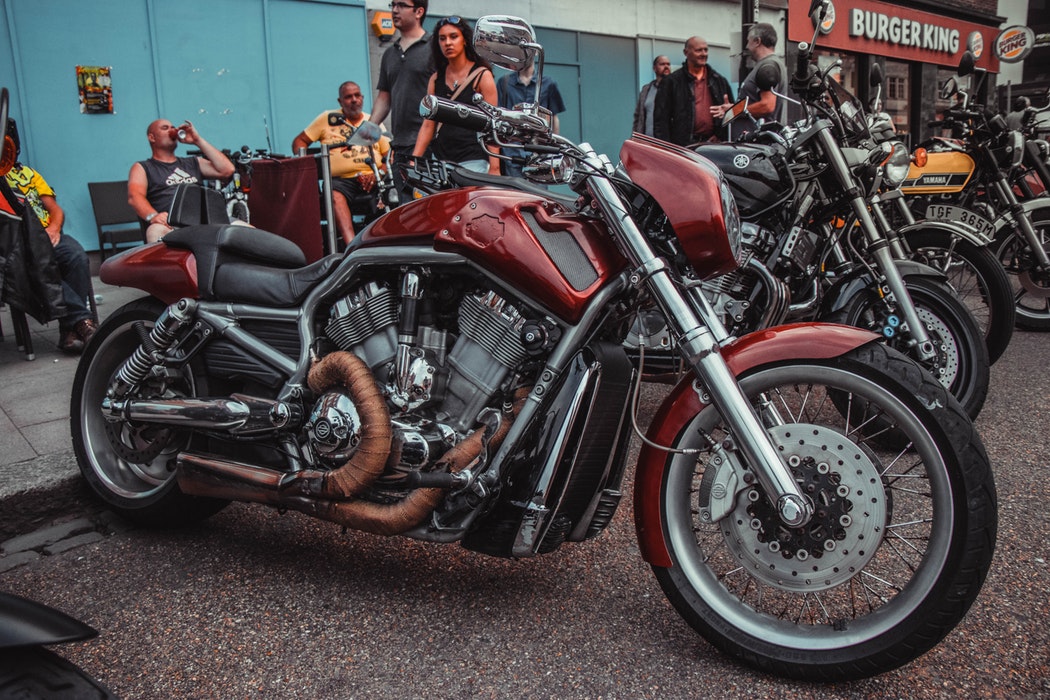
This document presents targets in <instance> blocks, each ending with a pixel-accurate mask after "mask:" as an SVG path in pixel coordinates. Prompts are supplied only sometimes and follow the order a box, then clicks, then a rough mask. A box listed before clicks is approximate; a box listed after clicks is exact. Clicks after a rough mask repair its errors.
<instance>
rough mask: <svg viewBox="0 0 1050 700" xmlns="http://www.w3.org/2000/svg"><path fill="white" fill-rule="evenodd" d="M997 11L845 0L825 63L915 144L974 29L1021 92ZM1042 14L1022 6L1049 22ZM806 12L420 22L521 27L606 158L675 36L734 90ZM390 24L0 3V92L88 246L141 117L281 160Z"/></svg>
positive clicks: (71, 2) (313, 14)
mask: <svg viewBox="0 0 1050 700" xmlns="http://www.w3.org/2000/svg"><path fill="white" fill-rule="evenodd" d="M996 1H997V0H949V2H947V3H945V2H936V3H935V2H932V0H911V1H909V2H897V3H894V4H891V3H889V2H879V1H877V0H856V1H855V2H854V3H851V4H850V5H849V6H847V4H846V3H845V2H841V0H839V6H838V7H837V8H836V9H837V18H836V26H835V27H834V28H832V29H831V30H830V32H829V33H828V34H827V35H826V36H823V37H822V38H821V39H820V41H819V42H818V43H819V44H820V46H821V47H822V49H823V50H824V51H825V54H823V57H822V59H821V60H822V61H828V60H833V58H841V59H842V60H843V79H844V80H846V81H849V84H851V85H853V86H855V87H856V88H857V89H858V91H859V92H860V93H861V94H862V95H866V94H867V93H866V90H867V87H866V85H867V81H866V80H865V78H864V76H866V75H867V70H868V67H869V65H870V63H871V62H873V61H877V62H881V63H883V64H884V69H885V72H886V75H887V82H886V87H885V92H886V99H885V102H886V106H887V108H889V109H890V110H891V111H892V112H893V114H894V119H895V120H896V121H897V123H898V125H900V126H901V128H902V129H904V130H905V131H906V132H907V133H908V134H913V133H918V132H919V131H920V130H921V128H922V125H923V124H924V123H925V121H927V120H928V119H929V118H931V115H932V114H933V112H934V111H935V110H936V108H937V100H936V88H937V86H938V83H939V81H941V80H942V78H943V77H944V76H947V75H950V74H951V73H952V71H953V68H954V66H956V65H957V64H958V57H959V55H961V52H962V50H963V49H964V48H965V46H966V44H967V41H968V40H969V38H970V37H971V35H973V34H974V33H977V34H979V35H980V36H981V38H982V39H983V41H984V46H985V56H984V57H982V59H981V60H982V64H981V65H982V66H984V67H985V68H986V69H987V70H988V71H989V76H988V81H987V83H988V85H989V87H991V89H992V92H991V93H989V94H992V95H993V96H994V95H995V91H994V87H992V86H994V85H996V84H1001V82H997V81H996V73H997V72H998V71H999V70H1013V71H1015V72H1016V74H1017V76H1016V78H1012V80H1013V83H1014V84H1017V83H1020V82H1022V81H1026V80H1027V77H1026V76H1027V75H1028V73H1027V71H1028V70H1029V67H1028V66H1029V63H1031V58H1030V59H1029V61H1028V62H1026V63H1025V65H1024V66H1021V65H1016V64H1015V65H1012V66H1006V68H1001V67H1000V66H999V65H998V62H996V61H994V60H993V59H994V56H992V52H991V50H990V47H991V45H992V42H993V40H994V39H995V36H996V34H997V32H998V31H999V29H1000V28H1001V26H1002V25H1003V22H1004V20H1005V18H1004V16H1002V15H1000V14H997V12H999V10H998V7H997V6H996ZM1001 2H1002V3H1003V4H1004V5H1009V7H1010V12H1011V15H1010V21H1011V22H1019V21H1021V20H1020V19H1018V18H1017V17H1016V15H1019V14H1020V13H1021V12H1022V9H1023V10H1024V15H1025V17H1026V18H1027V17H1028V16H1029V13H1028V11H1027V10H1028V2H1027V0H1001ZM1046 2H1047V0H1031V5H1032V7H1035V6H1036V5H1037V4H1039V6H1040V7H1043V13H1042V15H1039V17H1042V18H1043V19H1044V21H1045V17H1046V15H1047V13H1046V12H1045V3H1046ZM1022 5H1023V6H1024V7H1023V8H1022V7H1021V6H1022ZM808 8H809V0H576V2H573V3H556V2H550V1H549V0H505V1H504V2H502V3H499V4H495V5H494V4H493V3H492V2H491V0H431V2H430V10H429V15H428V19H427V24H426V26H428V27H433V26H434V24H435V23H436V22H437V20H438V19H440V18H441V17H444V16H448V15H452V14H455V15H459V16H462V17H464V18H467V19H476V18H477V17H479V16H481V15H484V14H491V13H494V12H499V13H505V14H511V15H517V16H520V17H523V18H525V19H526V20H528V21H529V22H530V23H532V25H533V26H534V27H535V28H536V30H537V33H538V35H539V39H540V41H541V43H542V44H543V45H544V47H545V70H546V74H547V75H548V76H550V77H553V78H554V79H556V80H557V81H558V83H559V87H560V89H561V92H562V95H563V97H564V98H565V102H566V106H567V109H566V112H565V113H564V114H562V115H560V122H561V127H562V133H563V134H565V135H566V136H568V137H569V138H571V139H573V140H586V141H589V142H590V143H592V144H593V145H594V146H595V147H596V148H597V149H598V150H599V151H602V152H605V153H607V154H609V156H610V157H611V158H613V160H615V159H616V156H617V154H618V152H619V147H620V144H621V143H622V141H623V140H624V139H625V138H627V137H628V136H629V134H630V128H631V122H632V114H633V110H634V104H635V99H636V97H637V94H638V90H639V89H640V87H641V86H642V85H643V84H644V83H646V82H648V81H649V80H651V79H652V70H651V68H650V66H651V64H652V61H653V58H654V57H655V56H657V55H659V54H666V55H668V56H670V58H671V62H672V65H674V66H675V67H677V65H679V64H680V63H681V62H682V61H683V56H682V46H683V44H684V42H685V40H686V39H688V38H689V37H690V36H693V35H699V36H702V37H703V38H704V39H706V40H707V42H708V44H709V45H710V47H711V56H710V62H711V64H712V65H713V66H714V68H715V69H716V70H718V71H719V72H721V73H723V74H724V75H726V77H727V78H729V80H730V82H731V83H732V84H734V85H735V84H736V83H737V81H738V80H739V78H740V77H741V75H742V74H743V73H746V71H747V69H748V65H747V62H746V60H744V59H742V57H741V56H740V54H741V51H742V48H743V42H742V41H741V38H742V36H743V33H744V25H745V22H747V21H751V20H752V19H753V20H754V21H763V22H768V23H770V24H772V25H773V26H774V27H775V28H776V29H777V31H778V34H779V42H778V45H777V53H778V54H779V55H780V56H781V57H782V58H784V59H785V61H786V64H787V65H791V64H792V63H791V62H792V61H793V58H794V46H795V45H796V44H797V42H798V41H800V40H806V41H808V40H810V39H811V38H812V33H813V26H812V24H810V23H809V18H808V16H807V14H806V12H807V10H808ZM857 10H859V11H860V12H861V13H862V14H861V15H860V16H859V17H858V16H856V15H854V13H855V11H857ZM386 12H389V2H377V1H374V0H180V1H179V2H178V3H169V2H163V1H162V0H94V1H93V2H91V3H84V2H82V1H81V0H0V37H3V38H4V39H5V41H2V42H0V85H3V86H6V87H7V88H8V89H9V90H10V91H11V93H12V105H11V107H12V116H14V117H15V118H16V119H18V120H19V127H20V132H21V135H22V141H23V157H24V159H25V160H26V161H27V162H28V163H30V164H32V165H33V166H34V167H36V168H38V169H39V170H40V171H41V172H43V173H44V174H45V176H46V177H47V179H48V181H49V182H50V183H51V184H52V185H53V186H54V187H55V189H56V192H57V193H58V196H59V201H60V202H61V203H62V205H63V207H64V208H65V209H66V212H67V221H68V223H67V232H68V233H69V234H70V235H73V236H74V237H76V238H77V239H78V240H80V242H81V243H82V244H84V246H85V247H86V248H87V249H89V250H94V249H97V247H98V243H97V238H96V236H95V232H94V219H93V216H92V213H91V207H90V201H89V199H88V194H87V183H88V182H93V181H107V180H123V179H126V178H127V174H128V169H129V168H130V166H131V163H132V162H134V161H135V160H139V159H142V158H145V157H147V156H148V155H149V148H148V144H147V142H146V138H145V130H146V126H147V125H148V124H149V122H150V121H152V120H153V119H156V118H158V117H165V118H168V119H171V120H172V121H180V120H184V119H190V120H192V121H193V122H194V123H195V124H196V125H197V126H198V127H199V128H200V131H201V133H202V134H203V135H204V136H205V138H207V139H208V140H209V141H210V142H211V143H212V144H214V145H215V146H217V147H219V148H229V149H239V148H240V147H241V146H242V145H248V146H249V147H251V148H253V149H256V148H267V149H269V150H271V151H273V152H277V153H289V152H290V150H291V142H292V139H293V138H294V137H295V136H296V134H298V133H299V131H301V130H302V128H303V127H304V126H305V125H306V124H308V123H309V122H310V120H311V119H313V117H314V116H316V115H317V114H318V113H319V112H320V111H322V110H323V109H334V108H336V107H337V104H336V94H337V88H338V85H339V84H340V83H341V82H343V81H344V80H354V81H356V82H358V83H360V84H361V86H362V88H363V91H364V92H365V95H366V105H365V108H366V110H368V109H369V108H370V106H371V102H372V99H373V97H374V93H375V84H376V73H377V71H378V66H379V60H378V59H379V56H380V54H381V53H382V51H384V50H385V49H386V47H387V46H388V43H387V41H384V40H383V39H382V38H381V37H380V36H378V35H377V32H376V31H374V30H373V28H372V26H373V24H374V23H375V22H376V20H377V19H379V20H381V19H382V14H383V13H386ZM897 16H899V17H901V18H907V20H908V21H907V24H906V25H905V24H904V23H903V22H902V20H897V23H894V21H893V18H894V17H897ZM853 23H856V27H851V24H853ZM869 23H870V24H871V28H870V31H869V26H868V25H869ZM927 25H929V26H932V27H935V28H934V29H927V28H926V26H927ZM851 28H856V29H857V32H854V33H852V34H851ZM869 35H870V36H869ZM960 47H961V48H960ZM1033 56H1034V54H1033ZM78 66H81V67H84V66H87V67H103V68H107V69H109V71H108V75H107V78H106V79H107V81H108V82H109V83H110V87H111V90H112V105H113V110H112V112H107V113H88V112H82V111H81V109H80V108H81V104H80V95H79V92H78V87H80V86H78V82H77V81H78V78H77V67H78ZM1022 71H1024V72H1022ZM497 72H498V73H499V71H497Z"/></svg>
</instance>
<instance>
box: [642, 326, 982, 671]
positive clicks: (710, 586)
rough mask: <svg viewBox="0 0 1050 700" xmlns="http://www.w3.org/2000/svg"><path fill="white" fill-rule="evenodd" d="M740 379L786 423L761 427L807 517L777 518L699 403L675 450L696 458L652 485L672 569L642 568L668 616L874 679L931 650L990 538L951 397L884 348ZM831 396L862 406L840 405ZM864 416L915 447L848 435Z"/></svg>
mask: <svg viewBox="0 0 1050 700" xmlns="http://www.w3.org/2000/svg"><path fill="white" fill-rule="evenodd" d="M741 386H742V388H743V390H744V392H745V394H746V395H747V396H748V397H749V398H750V399H751V400H752V403H753V405H754V406H755V407H756V410H760V415H761V409H760V404H763V402H765V403H764V405H765V406H767V407H768V406H771V405H772V406H773V407H774V408H775V409H776V412H777V413H778V415H779V417H780V418H781V419H782V420H783V421H786V424H780V425H775V426H774V427H771V428H770V432H771V434H772V435H774V440H775V441H776V442H777V444H778V446H779V447H780V448H781V449H782V450H783V453H784V455H785V457H786V461H787V462H788V464H794V465H795V466H793V469H794V470H795V472H796V476H797V478H798V479H799V480H800V483H803V484H804V485H806V486H809V485H812V486H813V487H814V490H812V491H809V490H808V489H804V491H806V492H807V493H811V494H812V496H813V498H814V501H815V502H816V504H817V506H818V508H817V514H816V515H815V516H814V518H813V520H811V521H810V523H809V524H808V525H807V526H805V527H803V528H796V529H790V528H785V527H784V526H782V524H781V523H780V521H779V519H778V518H777V517H776V515H775V514H774V512H773V511H774V509H773V508H772V507H771V506H769V505H768V502H767V500H766V498H765V496H764V495H763V494H762V493H761V492H760V491H759V490H758V489H757V488H755V487H753V486H749V485H748V484H750V483H752V482H753V479H751V478H750V477H751V474H750V472H749V471H747V470H746V465H742V464H740V463H739V457H738V453H737V452H736V451H733V450H731V449H726V445H727V444H729V445H730V446H731V445H732V440H728V441H726V440H723V439H722V438H728V437H729V436H728V435H727V433H726V432H725V429H724V426H723V425H722V420H721V418H720V416H718V415H717V412H716V410H715V409H714V408H713V407H708V408H707V409H705V410H703V411H701V412H700V413H698V414H697V415H696V417H695V418H693V420H692V421H691V422H689V423H688V424H687V425H686V427H685V428H684V429H683V430H682V432H681V433H680V434H679V436H678V438H677V439H676V441H675V444H674V445H673V447H676V448H679V449H684V450H693V452H692V453H691V454H673V455H670V456H668V458H667V462H666V467H665V472H664V478H663V484H662V488H661V510H662V515H663V523H664V537H665V541H666V542H667V544H668V549H669V552H670V555H671V561H672V565H671V566H670V567H668V568H662V567H653V568H654V572H655V574H656V577H657V579H658V580H659V582H660V585H661V587H662V588H663V590H664V592H665V593H666V595H667V597H668V599H669V600H670V602H671V603H672V604H673V605H674V607H675V609H677V610H678V612H679V613H680V614H681V615H682V616H683V617H684V618H685V619H686V620H687V621H688V622H689V624H690V625H691V626H693V627H694V628H695V629H696V630H697V631H698V632H699V633H700V634H702V635H703V636H704V637H705V638H706V639H707V640H708V641H709V642H711V643H712V644H713V645H715V646H716V647H718V648H719V649H721V650H722V651H723V652H725V653H727V654H729V655H731V656H733V657H734V658H736V659H738V660H739V661H741V662H743V663H746V664H749V665H751V666H754V667H757V668H759V669H761V670H762V671H765V672H768V673H773V674H776V675H780V676H786V677H791V678H798V679H803V680H809V681H842V680H850V679H856V678H862V677H868V676H872V675H875V674H878V673H882V672H885V671H888V670H890V669H893V668H896V667H898V666H901V665H903V664H906V663H908V662H909V661H911V660H913V659H915V658H917V657H918V656H920V655H921V654H923V653H924V652H926V651H927V650H929V649H930V648H932V647H933V646H934V645H935V644H937V643H938V642H939V641H940V640H941V639H943V638H944V637H945V635H947V634H948V632H949V631H950V630H952V629H953V628H954V627H955V625H956V624H958V622H959V621H960V620H961V619H962V618H963V616H964V615H965V613H966V611H967V610H968V609H969V607H970V605H971V604H972V603H973V602H974V600H975V599H976V598H977V595H978V593H979V591H980V589H981V585H982V583H983V581H984V579H985V576H986V575H987V572H988V569H989V567H990V565H991V560H992V554H993V550H994V548H995V537H996V527H997V511H996V493H995V485H994V482H993V479H992V471H991V467H990V465H989V462H988V456H987V454H986V453H985V451H984V447H983V445H982V444H981V441H980V438H979V436H978V435H977V433H976V431H975V429H974V427H973V423H972V421H971V420H970V419H969V418H968V417H967V416H966V414H965V412H964V411H963V410H962V408H961V406H960V405H959V403H958V402H957V401H955V400H954V399H953V398H952V397H951V396H950V395H949V394H948V393H947V392H946V391H945V390H944V388H943V387H942V386H941V385H940V384H939V383H938V382H936V381H935V380H934V379H933V378H932V377H930V376H929V374H928V373H926V372H923V371H921V370H920V369H919V367H918V365H917V364H916V363H914V362H913V361H912V360H910V359H908V358H906V357H905V356H903V355H901V354H900V353H898V352H896V351H894V350H893V349H891V348H887V347H885V346H883V345H881V344H879V343H869V344H868V345H866V346H864V347H861V348H858V349H857V350H855V351H853V352H852V353H850V354H848V355H846V356H844V357H840V358H834V359H830V360H811V361H796V362H785V363H781V364H773V365H767V366H763V367H758V368H755V369H754V370H752V371H750V372H748V373H747V375H746V376H744V377H742V378H741ZM836 393H837V394H839V398H840V399H841V398H842V397H843V396H845V397H847V398H846V403H847V404H850V405H856V406H862V407H863V409H862V410H860V411H858V413H859V414H861V415H856V414H854V415H852V416H851V415H850V414H849V413H845V414H844V413H843V412H841V411H839V410H838V408H837V407H836V406H835V405H834V404H835V403H838V402H837V401H831V400H828V399H830V398H831V394H836ZM767 400H768V401H771V402H772V403H769V402H768V401H767ZM874 415H879V416H881V419H880V420H881V422H883V423H886V424H890V423H892V425H893V426H894V428H893V429H894V430H895V431H897V432H898V433H900V434H902V435H905V436H907V438H908V444H910V445H911V447H912V448H911V449H910V450H899V449H887V448H885V447H883V446H881V445H880V444H878V443H877V442H874V441H871V440H869V439H868V437H866V436H864V435H863V433H864V431H862V430H857V429H856V428H857V427H858V425H857V424H858V423H859V422H862V421H867V420H868V419H870V418H871V417H872V416H874ZM767 424H769V425H772V423H769V422H767ZM795 457H799V458H800V459H799V460H797V461H796V460H795V459H794V458H795ZM727 470H729V472H732V476H733V478H724V477H726V476H727V475H728V474H727ZM708 471H711V472H712V473H711V474H710V475H709V474H708ZM705 477H707V479H706V480H705ZM734 479H735V481H734ZM712 484H715V485H718V486H720V487H721V488H722V489H723V491H719V489H717V488H711V486H712ZM737 485H739V486H737ZM727 487H728V488H727ZM702 494H707V495H706V496H705V495H702ZM723 494H724V495H723ZM708 497H710V500H705V499H706V498H708ZM719 497H721V500H719ZM854 501H856V503H854ZM861 502H863V507H861V506H860V503H861ZM853 505H856V506H857V507H855V508H854V507H852V506H853ZM712 506H715V507H714V508H712ZM717 506H721V507H722V510H719V509H718V507H717ZM844 516H848V520H846V519H844ZM803 550H805V552H803ZM800 552H801V553H805V554H807V556H805V557H803V556H802V555H801V554H800ZM810 552H812V553H810Z"/></svg>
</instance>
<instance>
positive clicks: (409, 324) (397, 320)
mask: <svg viewBox="0 0 1050 700" xmlns="http://www.w3.org/2000/svg"><path fill="white" fill-rule="evenodd" d="M420 298H421V294H420V292H419V280H418V278H417V276H416V275H414V274H413V273H408V274H407V275H406V276H405V278H404V280H403V282H402V289H401V294H400V295H398V294H396V293H395V292H394V291H393V290H392V289H391V288H390V287H389V286H384V285H382V284H380V283H377V282H369V283H367V284H365V285H363V286H362V287H360V288H359V289H357V290H356V291H355V292H353V293H351V294H349V295H347V296H346V297H344V298H342V299H340V300H339V301H337V302H336V303H335V304H334V305H333V306H332V310H331V317H330V320H329V322H328V324H327V326H326V328H325V333H326V334H327V335H328V337H329V338H330V339H331V340H332V341H333V342H334V343H335V344H336V345H338V346H339V348H340V349H342V350H346V351H348V352H352V353H353V354H355V355H357V356H358V357H359V358H361V359H362V360H363V361H364V362H365V364H366V365H368V367H370V368H371V369H372V372H373V374H374V375H375V378H376V381H377V382H378V383H379V384H380V386H381V387H382V389H383V394H384V396H385V398H386V400H387V402H388V404H389V407H390V410H391V415H392V416H393V418H394V420H395V422H399V428H400V429H399V430H398V431H397V432H398V433H400V434H402V435H404V436H405V438H404V440H405V447H408V448H409V449H406V450H405V453H406V454H415V455H416V456H417V458H418V455H419V454H420V453H421V451H426V450H425V449H424V447H425V446H426V445H431V446H433V445H435V444H449V443H452V442H454V441H455V440H456V436H461V435H464V434H465V433H467V432H468V431H470V430H471V429H473V428H474V427H476V425H477V423H478V419H479V416H480V415H481V413H482V412H483V410H484V409H485V408H486V407H487V406H491V405H492V402H493V401H494V400H495V396H496V393H497V392H498V391H500V389H501V387H503V384H504V382H505V380H506V379H507V377H508V375H509V374H510V373H511V372H512V370H513V369H514V368H516V367H517V366H518V365H520V364H521V362H522V361H523V360H524V359H525V358H526V356H527V355H528V352H527V350H526V348H525V347H524V345H523V342H522V328H523V326H524V324H525V322H526V319H525V318H524V317H523V316H522V315H521V314H520V313H519V312H518V311H517V309H515V308H514V307H513V306H511V305H510V304H508V303H507V302H506V301H505V300H504V299H503V298H501V297H500V296H499V295H497V294H495V293H494V292H475V293H468V294H466V295H464V296H463V298H462V300H461V301H460V302H459V308H458V313H457V314H456V316H457V320H458V330H459V333H458V335H457V334H455V333H453V332H452V331H450V330H448V329H443V328H438V327H436V326H434V325H426V324H423V323H418V324H417V323H413V321H414V320H415V319H416V318H417V316H418V314H419V301H420ZM333 402H334V403H336V404H339V403H343V404H345V401H343V402H341V401H340V400H339V399H338V398H334V399H322V401H320V402H319V403H318V409H317V411H315V416H314V417H312V418H311V420H310V423H309V424H308V428H309V430H310V434H311V438H312V441H313V443H314V447H315V448H316V449H317V450H318V453H319V454H320V455H322V456H325V457H330V458H331V459H332V460H338V459H340V458H341V457H342V456H343V447H342V446H341V445H340V446H333V445H332V444H331V443H330V442H329V441H330V440H331V439H332V438H331V436H330V434H329V432H330V431H328V428H327V427H322V426H326V425H327V424H326V420H325V419H324V416H323V415H320V414H324V413H329V414H331V413H333V412H334V413H336V414H338V413H341V410H340V409H339V408H337V407H332V406H330V404H332V403H333ZM347 413H349V412H347ZM348 420H349V421H350V422H351V423H352V421H353V419H352V418H349V419H348ZM319 428H320V432H319ZM322 433H323V434H322ZM413 461H416V460H413ZM406 466H407V465H406ZM414 466H423V465H422V464H418V463H417V464H416V465H414Z"/></svg>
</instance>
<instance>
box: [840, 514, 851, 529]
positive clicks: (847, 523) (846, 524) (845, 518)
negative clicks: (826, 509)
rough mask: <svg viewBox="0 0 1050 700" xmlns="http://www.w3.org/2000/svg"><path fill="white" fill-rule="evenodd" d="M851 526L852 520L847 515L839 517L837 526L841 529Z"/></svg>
mask: <svg viewBox="0 0 1050 700" xmlns="http://www.w3.org/2000/svg"><path fill="white" fill-rule="evenodd" d="M852 524H853V518H852V517H850V516H848V515H842V516H841V517H839V525H841V526H842V527H849V526H850V525H852Z"/></svg>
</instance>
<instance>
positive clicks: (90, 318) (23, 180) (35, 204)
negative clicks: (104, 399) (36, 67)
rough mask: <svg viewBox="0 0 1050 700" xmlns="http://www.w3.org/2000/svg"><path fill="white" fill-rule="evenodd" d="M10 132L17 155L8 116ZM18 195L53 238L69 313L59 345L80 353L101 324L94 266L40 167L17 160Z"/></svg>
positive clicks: (12, 175)
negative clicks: (93, 304) (68, 229)
mask: <svg viewBox="0 0 1050 700" xmlns="http://www.w3.org/2000/svg"><path fill="white" fill-rule="evenodd" d="M8 134H10V135H11V139H12V141H14V144H15V158H17V157H18V156H19V155H20V154H21V150H22V149H21V143H20V140H19V138H18V129H17V127H16V126H15V121H14V119H10V120H8ZM6 180H7V184H8V185H10V187H11V189H12V191H13V192H14V195H15V196H16V197H17V198H18V199H19V200H20V201H21V202H22V204H23V205H24V206H25V207H26V208H27V209H30V210H32V211H33V213H34V214H36V217H37V218H38V219H39V220H40V224H41V225H42V226H43V227H44V230H45V231H46V232H47V235H48V238H50V239H51V245H52V247H53V249H54V259H55V263H56V264H57V265H58V271H59V275H61V277H62V298H63V300H64V301H65V303H66V309H67V313H66V315H65V316H63V317H61V318H59V319H58V329H59V340H58V347H59V349H60V350H62V351H63V352H67V353H71V354H79V353H80V352H81V351H82V350H83V349H84V346H85V345H86V344H87V343H88V341H90V340H91V337H92V336H93V335H95V331H96V330H98V324H96V323H95V317H94V314H92V312H91V309H90V308H89V306H90V302H89V301H88V297H89V296H90V295H91V294H92V291H91V268H90V266H89V264H88V258H87V253H85V252H84V248H83V247H81V245H80V244H79V243H78V242H77V240H76V239H75V238H72V237H71V236H67V235H66V234H65V233H63V232H62V224H63V223H64V222H65V218H66V214H65V211H63V209H62V207H60V206H59V205H58V200H57V199H55V191H54V190H53V189H51V186H50V185H48V184H47V181H46V180H45V179H44V178H43V176H42V175H41V174H40V173H38V172H37V171H36V170H33V169H32V168H30V167H29V166H27V165H23V164H22V163H21V162H16V163H15V164H14V167H13V168H12V169H11V171H10V172H9V173H7V175H6Z"/></svg>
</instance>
